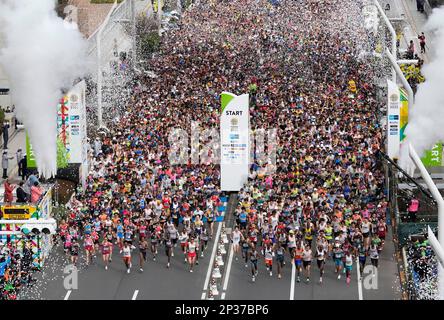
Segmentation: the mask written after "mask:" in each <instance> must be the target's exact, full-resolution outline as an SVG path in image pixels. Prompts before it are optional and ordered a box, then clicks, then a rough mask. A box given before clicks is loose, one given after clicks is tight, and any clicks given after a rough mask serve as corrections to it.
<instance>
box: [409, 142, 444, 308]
mask: <svg viewBox="0 0 444 320" xmlns="http://www.w3.org/2000/svg"><path fill="white" fill-rule="evenodd" d="M409 156H410V158H411V159H412V161H413V162H414V163H415V165H416V167H417V168H418V169H419V171H420V173H421V176H422V178H423V179H424V182H425V184H426V185H427V187H428V188H429V191H430V193H431V194H432V196H433V199H435V201H436V203H437V205H438V240H436V237H435V235H434V234H433V232H432V230H430V227H428V235H429V237H428V238H429V241H430V244H431V245H432V248H433V250H434V251H435V254H436V256H437V257H438V260H439V263H438V281H439V286H438V292H439V299H440V300H444V268H443V265H442V264H443V263H444V250H443V248H444V199H443V198H442V196H441V194H440V193H439V190H438V188H437V187H436V185H435V183H433V180H432V177H430V175H429V173H428V172H427V169H426V168H425V166H424V164H423V163H422V161H421V159H420V158H419V155H418V154H417V153H416V150H415V148H414V147H413V145H412V144H411V143H409Z"/></svg>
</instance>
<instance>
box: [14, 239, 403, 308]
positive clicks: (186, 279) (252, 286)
mask: <svg viewBox="0 0 444 320" xmlns="http://www.w3.org/2000/svg"><path fill="white" fill-rule="evenodd" d="M387 240H388V241H387V243H386V246H385V248H384V250H383V252H382V254H381V258H380V268H379V272H378V275H377V280H378V281H377V285H378V287H377V289H366V287H365V285H363V282H361V283H362V285H361V290H362V291H361V292H362V299H364V300H372V299H378V300H394V299H399V298H400V290H399V280H398V275H397V266H396V262H395V260H394V256H393V254H394V246H393V242H392V241H390V238H388V239H387ZM213 244H214V242H211V243H210V244H209V246H208V248H207V250H206V252H205V257H204V258H200V259H199V261H200V263H199V265H198V266H195V269H194V272H193V273H190V272H189V271H188V266H187V265H186V264H185V263H184V260H183V255H182V253H181V251H180V248H179V247H177V248H175V253H176V254H175V256H174V257H172V263H171V268H169V269H168V268H166V262H167V260H166V256H165V254H164V252H163V248H161V249H160V250H159V254H158V257H157V261H155V262H154V261H152V260H151V255H149V259H148V262H147V263H146V265H145V266H144V272H143V273H141V272H140V271H139V265H138V251H137V249H136V250H135V251H134V254H133V267H132V270H131V273H130V274H127V273H126V267H125V266H124V264H123V261H122V259H121V255H120V254H119V252H118V251H117V250H116V249H115V250H114V253H113V261H112V262H111V264H110V267H109V268H108V270H107V271H106V270H104V265H103V262H102V261H101V260H96V261H95V262H94V264H93V265H91V266H89V267H86V266H85V265H84V263H82V264H81V266H80V268H79V273H78V287H77V289H72V290H71V291H70V292H68V290H67V289H65V287H64V279H65V278H64V277H65V276H66V274H64V273H63V268H64V267H65V266H67V265H68V264H69V262H68V259H67V258H66V257H65V256H64V254H63V250H62V249H61V248H60V247H56V248H54V250H53V252H52V254H51V256H50V258H49V259H48V260H47V261H46V263H45V266H44V272H42V273H39V274H38V282H37V284H36V285H34V286H33V287H32V288H31V289H29V290H27V291H23V292H22V294H21V296H20V299H33V300H35V299H39V300H40V299H43V300H63V299H69V300H131V299H133V298H135V299H137V300H170V299H177V300H200V299H201V296H202V292H203V288H204V283H205V278H206V275H207V271H208V264H209V260H210V255H211V252H212V248H213ZM227 251H228V253H229V250H227ZM228 256H229V254H227V255H226V257H225V259H224V260H225V267H224V272H225V274H224V278H223V279H222V280H223V281H224V280H225V278H226V277H228V282H227V288H226V291H225V292H224V293H225V294H224V298H225V299H226V300H289V299H291V298H292V299H294V300H326V299H328V300H358V299H359V298H360V293H359V291H360V289H359V286H358V280H357V279H358V278H357V268H356V264H355V265H354V266H353V274H352V281H351V283H350V285H347V284H346V281H345V274H344V275H343V276H342V278H341V280H337V278H336V277H337V275H336V274H335V273H334V265H333V262H332V261H331V260H329V261H328V263H327V265H326V267H325V274H324V282H323V284H322V285H320V284H319V283H318V280H319V272H318V269H317V266H316V265H315V264H314V265H313V269H312V276H311V281H310V283H306V282H305V277H303V276H301V282H300V283H297V282H296V281H295V277H294V278H292V264H291V262H290V261H289V259H288V256H287V257H286V265H285V266H284V269H283V272H282V279H278V278H277V270H276V269H274V272H273V276H272V277H270V275H269V274H268V272H267V270H266V268H265V264H264V262H263V260H262V259H261V260H260V261H259V274H258V277H257V279H256V282H254V283H253V282H252V281H251V274H250V269H249V266H248V268H246V267H245V264H244V262H243V260H242V258H241V257H240V256H239V258H238V260H237V261H236V259H235V258H233V259H232V264H231V267H228V265H229V263H228V262H229V261H228V260H229V259H228ZM81 258H83V256H81ZM368 263H369V262H368ZM273 267H274V268H275V267H276V266H275V265H274V266H273ZM227 270H229V271H230V272H229V273H228V272H227ZM367 275H368V274H364V278H365V277H366V276H367ZM292 281H293V282H294V286H293V288H292V285H291V283H292ZM220 283H223V282H222V281H221V282H220ZM292 289H293V290H292ZM219 291H220V294H219V296H217V297H216V299H220V298H221V296H222V292H223V290H222V285H221V286H220V289H219ZM292 291H293V292H292Z"/></svg>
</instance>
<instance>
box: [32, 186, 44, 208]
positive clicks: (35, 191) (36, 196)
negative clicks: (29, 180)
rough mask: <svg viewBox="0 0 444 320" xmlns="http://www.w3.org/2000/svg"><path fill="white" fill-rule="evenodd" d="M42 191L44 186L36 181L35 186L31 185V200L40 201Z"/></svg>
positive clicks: (33, 201)
mask: <svg viewBox="0 0 444 320" xmlns="http://www.w3.org/2000/svg"><path fill="white" fill-rule="evenodd" d="M42 193H43V190H42V188H41V187H40V186H39V183H38V182H37V181H35V182H34V184H33V186H32V187H31V202H32V203H38V202H39V200H40V197H41V196H42Z"/></svg>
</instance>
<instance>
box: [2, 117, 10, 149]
mask: <svg viewBox="0 0 444 320" xmlns="http://www.w3.org/2000/svg"><path fill="white" fill-rule="evenodd" d="M8 141H9V122H8V121H5V122H3V149H8Z"/></svg>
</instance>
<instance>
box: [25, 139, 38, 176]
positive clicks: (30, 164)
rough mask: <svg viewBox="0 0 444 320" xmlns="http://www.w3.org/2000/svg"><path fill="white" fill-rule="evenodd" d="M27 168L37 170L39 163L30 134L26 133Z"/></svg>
mask: <svg viewBox="0 0 444 320" xmlns="http://www.w3.org/2000/svg"><path fill="white" fill-rule="evenodd" d="M26 167H27V168H37V163H36V162H35V154H34V150H32V145H31V141H30V140H29V136H28V132H26Z"/></svg>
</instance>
